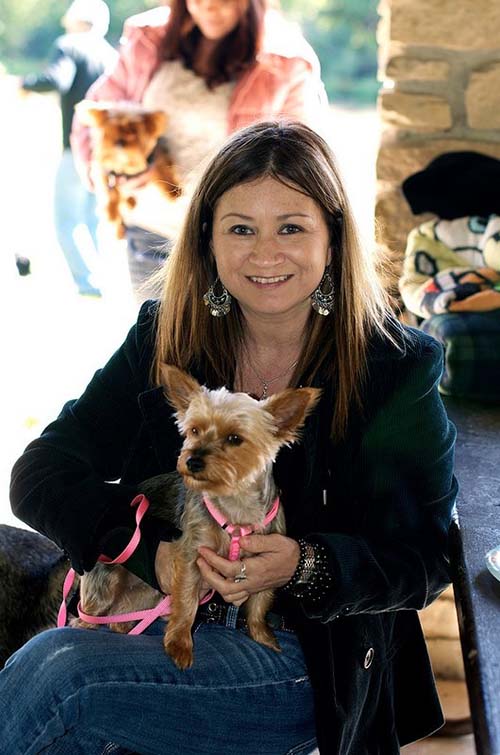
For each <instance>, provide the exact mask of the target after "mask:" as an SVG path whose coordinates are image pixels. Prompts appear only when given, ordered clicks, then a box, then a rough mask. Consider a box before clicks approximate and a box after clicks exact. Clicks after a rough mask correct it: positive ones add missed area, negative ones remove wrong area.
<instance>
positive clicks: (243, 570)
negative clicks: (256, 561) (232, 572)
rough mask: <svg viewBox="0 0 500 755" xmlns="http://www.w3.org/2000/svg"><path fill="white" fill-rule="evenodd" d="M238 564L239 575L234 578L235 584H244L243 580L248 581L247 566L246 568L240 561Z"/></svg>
mask: <svg viewBox="0 0 500 755" xmlns="http://www.w3.org/2000/svg"><path fill="white" fill-rule="evenodd" d="M240 564H241V569H240V573H239V574H237V575H236V577H235V578H234V581H235V582H244V581H245V579H248V577H247V566H246V564H245V562H244V561H242V560H241V559H240Z"/></svg>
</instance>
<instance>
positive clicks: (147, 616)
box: [57, 494, 213, 634]
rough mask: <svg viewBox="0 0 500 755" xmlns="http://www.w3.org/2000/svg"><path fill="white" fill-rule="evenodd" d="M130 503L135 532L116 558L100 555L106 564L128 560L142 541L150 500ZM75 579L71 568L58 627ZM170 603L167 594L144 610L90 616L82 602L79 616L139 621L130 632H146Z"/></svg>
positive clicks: (102, 620)
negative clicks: (141, 525)
mask: <svg viewBox="0 0 500 755" xmlns="http://www.w3.org/2000/svg"><path fill="white" fill-rule="evenodd" d="M130 505H131V506H137V511H136V513H135V524H136V527H135V530H134V534H133V535H132V537H131V539H130V542H129V543H128V545H127V546H126V548H125V549H124V550H123V551H122V552H121V553H120V554H119V555H118V556H117V557H116V558H108V556H104V555H101V556H99V559H98V560H99V561H101V562H102V563H104V564H123V563H125V561H127V560H128V559H129V558H130V556H131V555H132V554H133V553H134V551H135V549H136V548H137V546H138V545H139V543H140V540H141V529H140V524H141V521H142V519H143V517H144V514H145V513H146V511H147V510H148V508H149V501H148V499H147V498H146V496H145V495H142V494H141V495H138V496H136V497H135V498H134V500H133V501H132V503H131V504H130ZM74 581H75V570H74V569H73V568H71V569H70V570H69V571H68V573H67V574H66V578H65V580H64V584H63V599H62V603H61V607H60V609H59V614H58V616H57V626H58V627H64V626H66V620H67V608H66V600H67V597H68V595H69V593H70V590H71V588H72V587H73V583H74ZM212 595H213V592H212ZM211 597H212V596H211V595H208V596H206V597H205V598H204V599H203V601H202V602H205V600H210V598H211ZM170 603H171V598H170V595H166V596H165V597H164V598H162V599H161V600H160V602H159V603H158V605H157V606H155V607H154V608H147V609H144V610H142V611H131V612H129V613H119V614H116V615H114V616H90V615H89V614H87V613H85V612H84V611H83V610H82V607H81V605H80V603H78V616H79V617H80V618H81V619H82V620H83V621H86V622H87V623H88V624H113V623H121V622H125V621H138V622H139V623H138V624H136V625H135V627H134V628H133V629H131V630H130V632H129V634H141V633H142V632H144V630H145V629H147V628H148V627H149V625H150V624H152V623H153V621H155V620H156V619H158V618H159V617H160V616H165V615H166V614H168V613H170Z"/></svg>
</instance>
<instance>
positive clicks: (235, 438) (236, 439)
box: [226, 433, 243, 446]
mask: <svg viewBox="0 0 500 755" xmlns="http://www.w3.org/2000/svg"><path fill="white" fill-rule="evenodd" d="M226 441H227V443H229V445H231V446H241V444H242V443H243V438H240V436H239V435H235V434H234V433H232V434H231V435H228V436H227V438H226Z"/></svg>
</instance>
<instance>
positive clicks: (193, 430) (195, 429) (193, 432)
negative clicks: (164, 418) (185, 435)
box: [189, 427, 199, 435]
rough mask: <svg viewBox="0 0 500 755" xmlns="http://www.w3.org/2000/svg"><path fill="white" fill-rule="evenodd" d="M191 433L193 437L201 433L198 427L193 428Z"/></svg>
mask: <svg viewBox="0 0 500 755" xmlns="http://www.w3.org/2000/svg"><path fill="white" fill-rule="evenodd" d="M189 432H190V433H191V435H198V432H199V431H198V428H197V427H192V428H191V430H190V431H189Z"/></svg>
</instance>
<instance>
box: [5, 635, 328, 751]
mask: <svg viewBox="0 0 500 755" xmlns="http://www.w3.org/2000/svg"><path fill="white" fill-rule="evenodd" d="M163 628H164V623H163V622H162V621H161V620H158V621H156V622H155V623H154V624H153V625H152V626H151V627H150V628H149V630H148V631H147V634H146V633H145V634H143V635H139V636H128V635H121V634H116V633H114V632H110V631H108V630H107V629H104V630H103V629H99V630H87V629H72V628H65V629H50V630H48V631H46V632H43V633H42V634H39V635H38V636H36V637H34V638H33V639H32V640H30V641H29V642H28V643H27V644H26V645H25V646H24V647H22V648H21V649H20V650H19V651H17V653H15V654H14V655H13V656H12V657H11V658H10V659H9V660H8V661H7V664H6V666H5V668H4V670H3V671H2V672H0V751H1V752H4V753H8V754H9V755H38V754H39V753H46V754H47V755H102V754H103V753H117V754H118V753H122V754H123V753H125V752H129V751H132V752H137V753H142V754H143V755H147V754H148V753H151V755H221V753H228V755H233V753H238V755H257V754H258V755H285V753H288V754H290V755H291V754H292V753H293V755H299V754H300V755H302V754H303V753H310V752H311V751H312V750H314V748H315V746H316V740H315V726H314V711H313V698H312V690H311V685H310V682H309V679H308V676H307V671H306V667H305V663H304V658H303V655H302V651H301V648H300V645H299V642H298V640H297V637H296V635H295V634H294V633H292V632H281V631H280V632H276V635H277V638H278V640H279V643H280V645H281V648H282V652H281V653H276V652H275V651H273V650H269V649H268V648H265V647H264V646H262V645H260V644H259V643H257V642H254V641H253V640H251V639H250V638H249V637H248V636H247V635H246V633H245V632H244V631H242V630H238V629H233V628H231V627H228V626H221V625H216V624H208V623H199V624H198V625H195V630H194V657H195V661H194V664H193V666H192V668H190V669H187V670H186V671H179V670H178V669H177V667H176V666H175V665H174V664H173V662H172V661H171V660H170V658H169V657H168V656H167V655H166V654H165V652H164V650H163V644H162V637H163ZM111 741H112V742H113V743H116V745H117V747H113V746H112V745H111V744H110V742H111Z"/></svg>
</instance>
